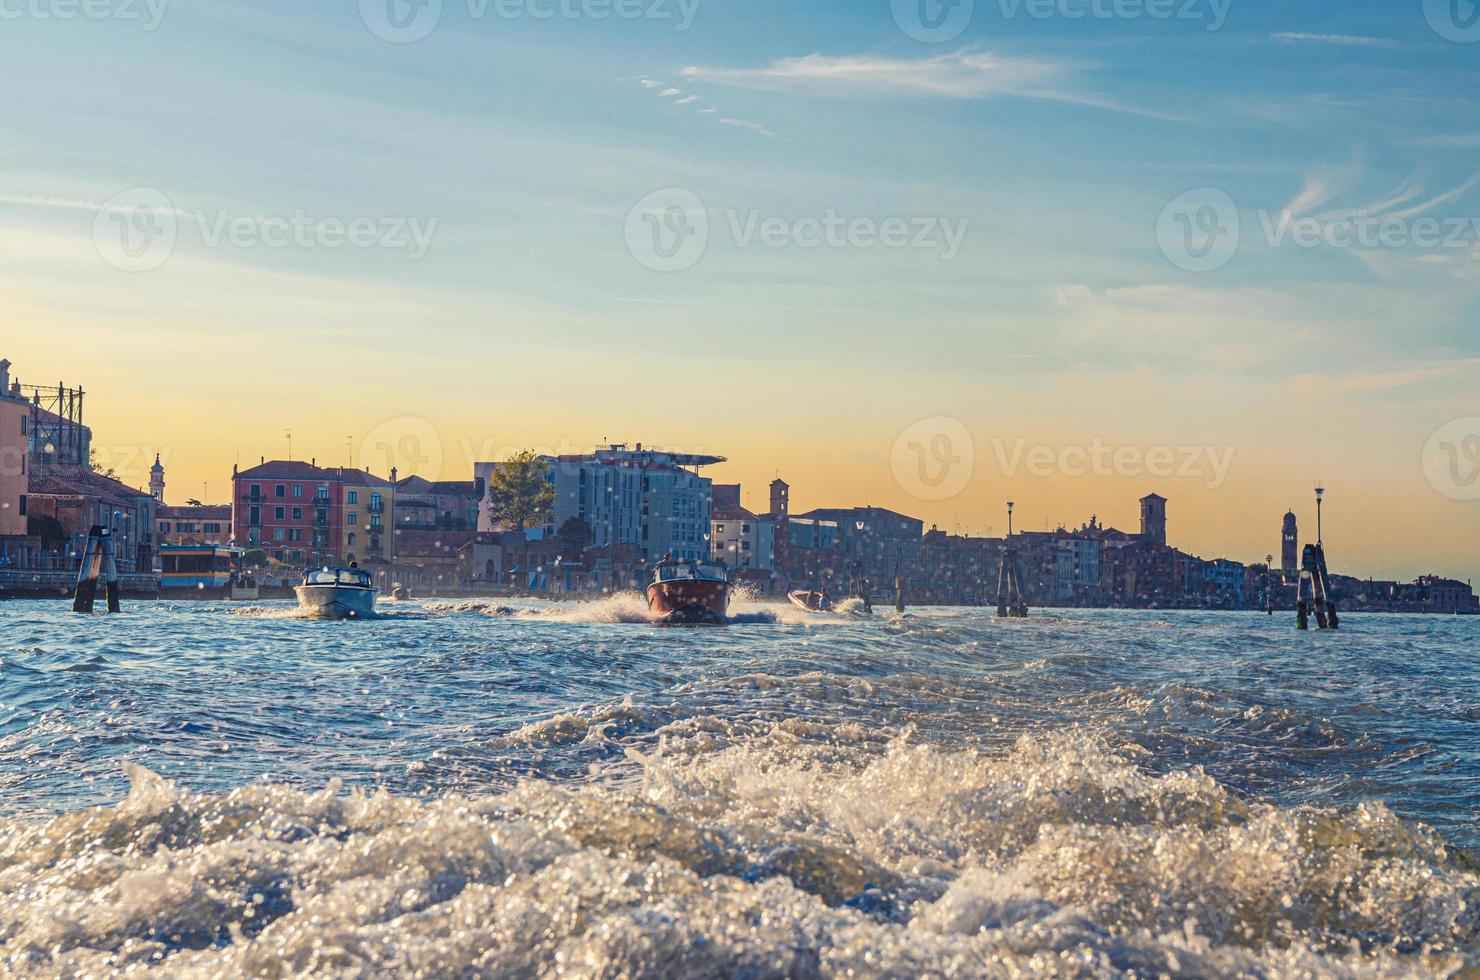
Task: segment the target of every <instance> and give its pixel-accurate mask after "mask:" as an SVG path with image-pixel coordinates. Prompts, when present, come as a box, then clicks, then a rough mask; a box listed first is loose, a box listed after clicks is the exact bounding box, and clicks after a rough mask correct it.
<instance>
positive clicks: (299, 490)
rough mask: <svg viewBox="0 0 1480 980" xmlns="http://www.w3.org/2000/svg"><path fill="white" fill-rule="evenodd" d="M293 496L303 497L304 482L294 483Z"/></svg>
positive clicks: (296, 497)
mask: <svg viewBox="0 0 1480 980" xmlns="http://www.w3.org/2000/svg"><path fill="white" fill-rule="evenodd" d="M293 496H294V498H295V499H301V498H302V497H303V484H301V483H295V484H293Z"/></svg>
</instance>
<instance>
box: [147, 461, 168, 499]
mask: <svg viewBox="0 0 1480 980" xmlns="http://www.w3.org/2000/svg"><path fill="white" fill-rule="evenodd" d="M149 496H151V497H153V498H154V499H155V500H157V501H159V502H160V503H164V464H163V463H161V462H160V461H159V453H155V454H154V465H153V466H151V467H149Z"/></svg>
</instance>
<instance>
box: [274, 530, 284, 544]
mask: <svg viewBox="0 0 1480 980" xmlns="http://www.w3.org/2000/svg"><path fill="white" fill-rule="evenodd" d="M272 540H274V541H281V540H283V529H282V528H280V527H275V528H273V529H272Z"/></svg>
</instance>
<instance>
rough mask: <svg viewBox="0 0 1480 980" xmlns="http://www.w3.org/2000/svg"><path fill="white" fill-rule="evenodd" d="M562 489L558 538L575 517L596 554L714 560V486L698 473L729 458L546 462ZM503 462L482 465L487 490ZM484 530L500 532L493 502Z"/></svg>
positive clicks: (661, 455) (484, 506)
mask: <svg viewBox="0 0 1480 980" xmlns="http://www.w3.org/2000/svg"><path fill="white" fill-rule="evenodd" d="M541 458H542V459H543V460H544V461H545V462H546V463H547V464H548V465H549V467H550V482H551V483H552V484H553V485H554V488H555V506H554V513H553V515H552V517H551V519H550V521H549V523H548V524H547V525H546V527H545V530H546V531H547V532H548V533H550V534H555V533H557V532H558V531H559V529H560V528H561V527H562V526H563V525H564V524H565V523H566V522H567V521H569V520H570V519H571V518H579V519H580V520H583V521H585V522H586V524H587V525H588V526H589V527H590V528H591V535H592V537H591V544H592V546H593V547H596V548H605V547H608V546H611V545H621V544H632V545H638V546H640V547H641V548H642V550H643V554H644V555H645V557H646V558H647V560H648V561H649V562H654V561H657V560H659V559H661V558H662V557H663V556H664V555H665V554H671V555H672V556H673V557H674V558H683V559H688V558H708V557H709V556H710V544H709V534H710V511H711V506H712V492H713V491H712V488H713V483H712V481H710V480H709V479H708V478H707V477H703V476H700V475H699V469H700V468H701V467H704V466H712V465H715V464H717V463H723V462H725V459H724V457H722V456H705V455H696V454H692V453H674V452H667V451H665V450H661V449H644V448H643V446H642V443H638V444H637V446H636V447H635V448H628V447H627V446H626V445H622V444H614V445H611V446H607V447H606V448H604V449H597V450H595V451H594V452H591V453H584V454H580V455H566V456H545V457H541ZM499 465H500V464H498V463H478V464H477V465H476V466H474V468H473V471H474V474H475V475H476V476H477V477H479V478H481V479H482V480H483V481H484V485H485V486H487V485H488V482H489V480H491V478H492V476H493V474H494V472H495V471H497V469H498V467H499ZM478 530H480V531H498V530H502V529H501V528H498V527H495V526H494V524H493V519H492V517H491V516H490V514H489V509H488V502H487V500H484V501H483V502H482V503H481V504H480V506H479V514H478Z"/></svg>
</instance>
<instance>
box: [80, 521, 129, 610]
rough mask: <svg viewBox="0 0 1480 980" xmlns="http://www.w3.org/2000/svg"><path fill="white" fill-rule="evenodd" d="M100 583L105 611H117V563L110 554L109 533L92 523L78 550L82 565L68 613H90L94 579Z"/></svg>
mask: <svg viewBox="0 0 1480 980" xmlns="http://www.w3.org/2000/svg"><path fill="white" fill-rule="evenodd" d="M99 579H102V580H103V588H104V597H105V601H106V602H107V604H108V611H109V612H110V613H116V612H118V611H119V610H120V607H119V602H118V561H117V559H116V557H115V556H114V554H113V532H112V530H111V529H109V528H106V527H103V526H102V525H100V524H94V525H93V527H92V530H91V531H89V532H88V535H87V543H86V544H84V545H83V547H82V564H81V565H80V566H79V568H78V569H77V591H76V593H75V594H74V595H73V598H72V611H73V612H76V613H90V612H92V611H93V603H94V602H95V601H96V599H97V597H98V580H99Z"/></svg>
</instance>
